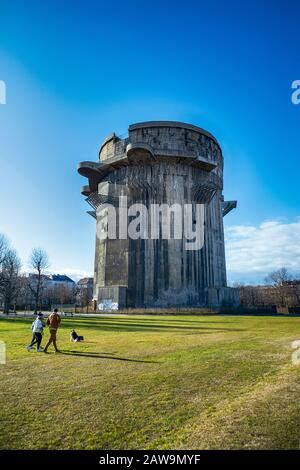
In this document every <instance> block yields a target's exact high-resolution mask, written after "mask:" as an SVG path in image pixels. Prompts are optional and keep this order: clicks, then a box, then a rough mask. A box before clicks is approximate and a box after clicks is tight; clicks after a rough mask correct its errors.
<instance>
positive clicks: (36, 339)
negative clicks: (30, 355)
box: [30, 333, 42, 349]
mask: <svg viewBox="0 0 300 470" xmlns="http://www.w3.org/2000/svg"><path fill="white" fill-rule="evenodd" d="M41 342H42V333H34V335H33V338H32V341H31V343H30V346H31V347H32V346H33V345H34V344H36V345H37V348H38V349H39V348H40V346H41Z"/></svg>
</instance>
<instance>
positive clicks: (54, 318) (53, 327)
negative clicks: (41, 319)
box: [44, 308, 61, 353]
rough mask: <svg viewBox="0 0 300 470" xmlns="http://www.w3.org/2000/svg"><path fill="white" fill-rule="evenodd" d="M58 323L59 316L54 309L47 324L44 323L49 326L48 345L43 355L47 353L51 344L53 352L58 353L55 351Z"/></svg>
mask: <svg viewBox="0 0 300 470" xmlns="http://www.w3.org/2000/svg"><path fill="white" fill-rule="evenodd" d="M60 321H61V320H60V316H59V315H58V310H57V308H55V309H54V311H53V312H52V313H51V314H50V315H49V317H48V318H47V322H46V324H47V325H48V326H49V332H50V338H49V341H48V343H47V344H46V346H45V349H44V352H45V353H46V352H47V350H48V348H49V346H50V344H51V343H53V346H54V349H55V352H59V351H58V349H57V345H56V334H57V330H58V328H59V325H60Z"/></svg>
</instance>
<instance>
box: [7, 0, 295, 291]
mask: <svg viewBox="0 0 300 470" xmlns="http://www.w3.org/2000/svg"><path fill="white" fill-rule="evenodd" d="M0 10H1V11H0V13H1V15H0V18H1V20H0V21H1V27H0V80H4V81H5V83H6V88H7V104H6V105H0V162H1V171H0V232H3V233H5V234H6V235H7V236H8V237H9V239H10V240H11V243H12V244H13V245H14V246H15V247H16V249H17V250H18V252H19V253H20V255H21V257H22V259H23V261H24V264H26V261H27V258H28V255H29V252H30V250H31V248H32V247H34V246H42V247H44V248H45V249H46V251H47V252H48V254H49V257H50V260H51V269H52V270H53V271H55V272H56V271H57V272H62V271H66V272H68V273H69V274H71V275H74V276H79V275H81V274H85V273H91V272H92V271H93V257H94V238H95V226H94V221H93V219H92V218H91V217H89V216H88V215H86V214H85V211H86V210H88V207H87V205H86V203H85V201H84V199H83V198H82V196H81V195H80V186H81V185H82V184H84V179H83V178H81V177H80V176H79V175H77V173H76V164H77V162H79V161H82V160H94V161H96V160H97V152H98V148H99V146H100V144H101V142H102V140H103V139H104V137H105V136H106V135H107V134H109V133H111V132H112V131H115V132H117V133H121V134H124V133H126V131H127V127H128V125H129V124H131V123H134V122H139V121H145V120H164V119H166V120H179V121H185V122H190V123H193V124H195V125H199V126H201V127H204V128H206V129H207V130H209V131H210V132H212V133H213V134H214V135H215V136H216V137H217V139H218V140H219V142H220V144H221V146H222V148H223V153H224V159H225V188H224V193H225V197H226V199H237V200H238V208H237V209H236V210H235V211H232V212H231V213H230V214H229V215H228V216H227V217H226V218H225V225H226V241H227V264H228V278H229V280H230V281H235V280H244V281H251V282H255V281H260V280H262V279H263V277H264V275H265V274H266V273H267V272H268V271H269V270H272V269H273V268H274V269H275V268H277V267H280V266H281V265H285V266H288V267H289V268H290V269H291V270H292V271H293V272H294V273H297V272H300V248H299V247H300V192H299V174H300V138H299V128H300V105H298V106H296V105H293V104H292V102H291V83H292V82H293V81H294V80H296V79H300V61H299V27H300V3H299V2H298V1H293V0H289V1H284V0H277V1H276V0H272V1H267V0H260V1H231V0H228V1H209V2H208V1H206V2H204V1H191V0H187V1H185V2H182V1H174V0H173V1H171V0H169V1H166V0H161V1H157V0H153V1H151V2H141V1H130V0H128V1H123V2H121V1H113V2H107V1H105V2H104V1H97V2H93V1H91V0H85V1H72V2H71V1H56V0H52V1H43V2H41V1H33V0H27V1H26V2H25V1H22V2H21V1H14V0H4V1H3V0H2V1H1V5H0Z"/></svg>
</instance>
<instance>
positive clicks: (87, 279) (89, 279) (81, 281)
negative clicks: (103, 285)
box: [77, 277, 94, 286]
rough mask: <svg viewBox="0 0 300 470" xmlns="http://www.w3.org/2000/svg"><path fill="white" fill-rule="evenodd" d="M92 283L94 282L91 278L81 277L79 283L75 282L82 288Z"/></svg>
mask: <svg viewBox="0 0 300 470" xmlns="http://www.w3.org/2000/svg"><path fill="white" fill-rule="evenodd" d="M93 282H94V278H93V277H83V278H82V279H79V281H78V282H77V285H78V286H83V285H85V284H92V283H93Z"/></svg>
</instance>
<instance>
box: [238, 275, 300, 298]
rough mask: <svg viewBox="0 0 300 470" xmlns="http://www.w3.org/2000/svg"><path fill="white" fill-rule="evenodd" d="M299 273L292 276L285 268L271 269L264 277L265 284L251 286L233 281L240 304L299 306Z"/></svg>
mask: <svg viewBox="0 0 300 470" xmlns="http://www.w3.org/2000/svg"><path fill="white" fill-rule="evenodd" d="M299 279H300V275H299V276H293V275H292V274H291V273H290V272H289V271H288V270H287V269H286V268H284V267H283V268H281V269H278V270H276V271H273V272H272V273H270V274H269V275H268V276H266V277H265V285H263V286H261V285H258V286H252V285H245V284H241V283H235V285H234V287H238V288H239V290H240V297H241V304H242V305H244V306H247V307H252V306H272V305H276V306H280V307H299V306H300V281H299Z"/></svg>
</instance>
